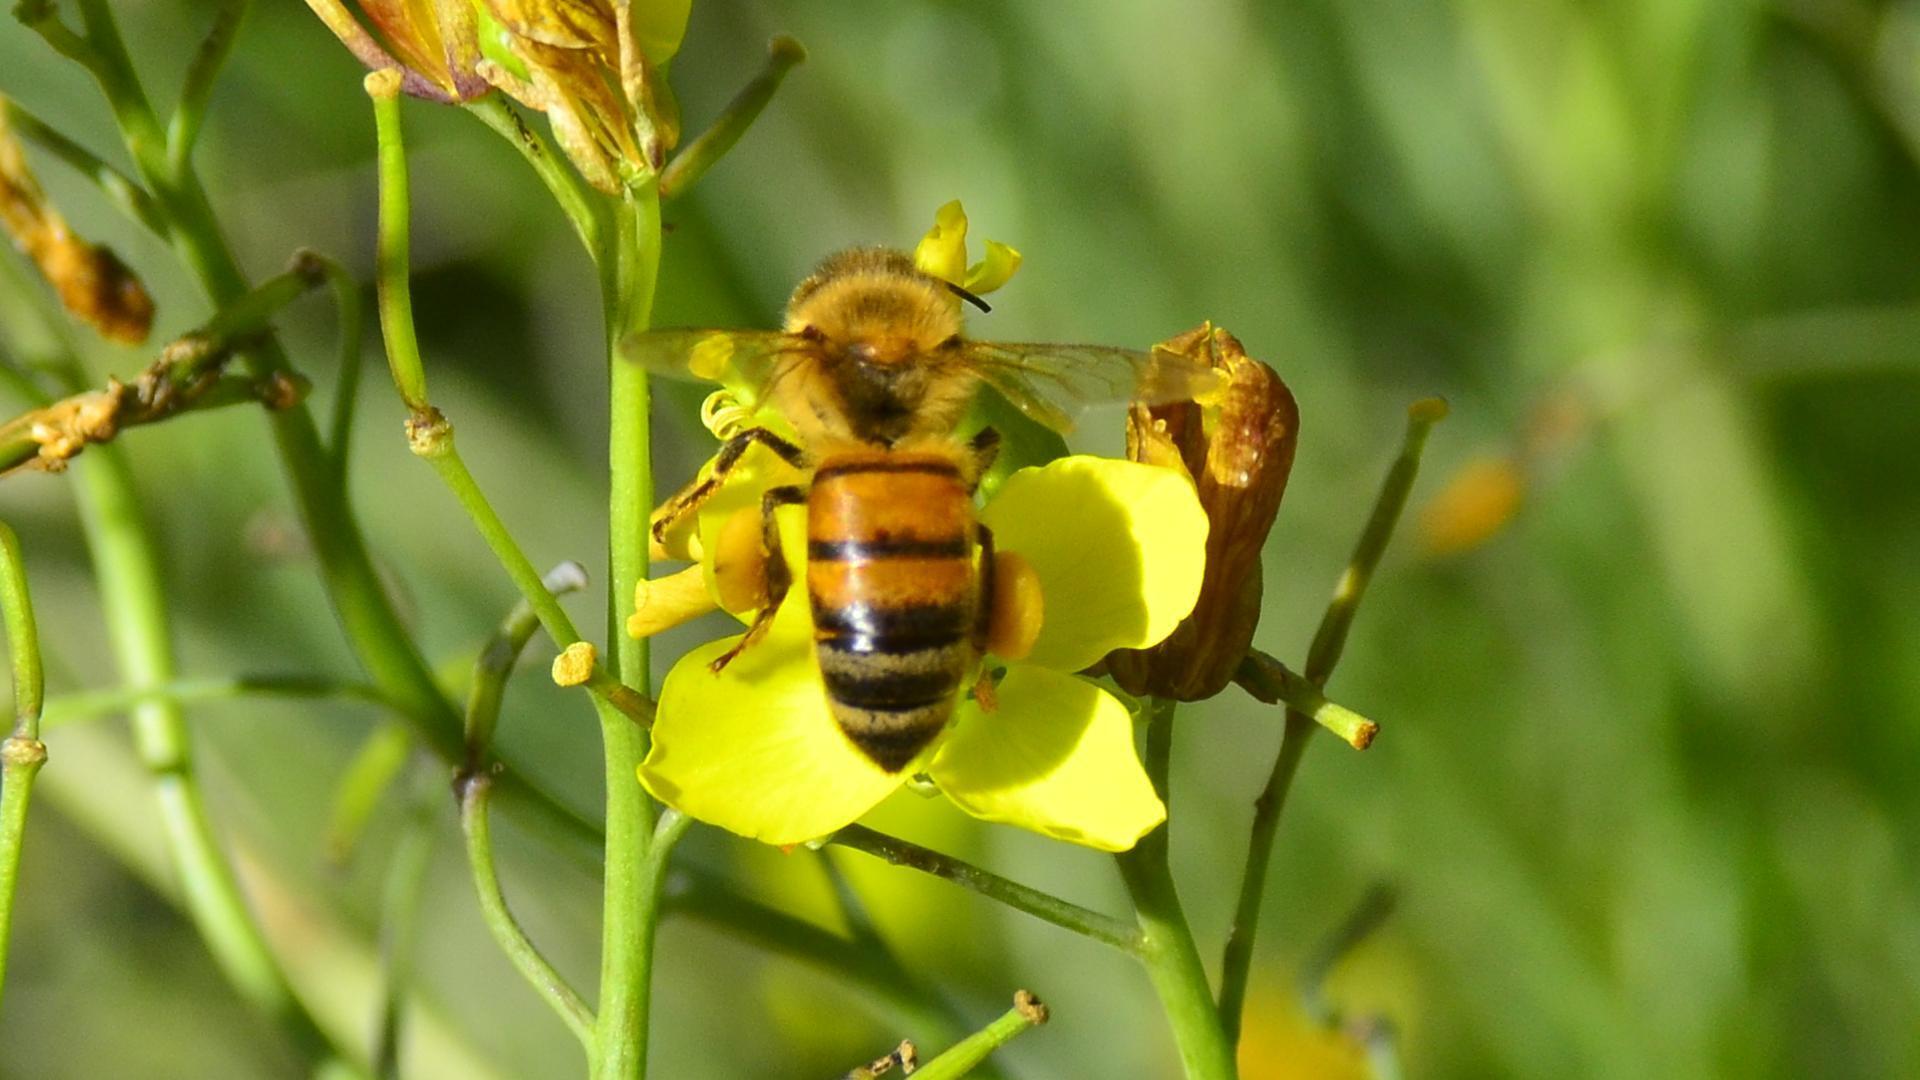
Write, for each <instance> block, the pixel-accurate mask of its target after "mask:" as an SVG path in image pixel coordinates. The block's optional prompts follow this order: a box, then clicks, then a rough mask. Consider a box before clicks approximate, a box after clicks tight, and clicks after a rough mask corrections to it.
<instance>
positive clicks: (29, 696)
mask: <svg viewBox="0 0 1920 1080" xmlns="http://www.w3.org/2000/svg"><path fill="white" fill-rule="evenodd" d="M0 615H4V619H5V623H6V627H7V653H8V656H9V657H10V658H11V660H12V662H13V717H14V719H13V731H12V733H11V734H10V735H8V737H7V739H6V741H5V742H4V743H0V994H4V993H5V991H6V988H7V956H8V953H9V949H8V942H10V941H11V940H12V937H13V898H14V894H15V891H16V889H17V888H18V886H19V883H20V851H21V847H22V845H23V844H24V842H25V840H26V833H27V804H28V803H29V802H30V801H31V800H32V798H33V780H34V777H36V776H38V775H39V774H40V767H41V766H42V765H45V764H46V763H47V748H46V745H45V744H44V743H42V742H41V741H40V708H41V703H42V702H43V700H44V699H45V695H46V690H45V684H44V682H43V680H42V670H43V669H42V667H41V663H40V631H39V629H38V627H36V626H35V624H34V621H33V598H32V596H31V595H30V594H29V593H28V591H27V567H26V562H25V560H24V559H22V558H21V555H20V538H19V537H17V536H15V535H14V532H13V529H12V528H11V527H9V526H8V525H7V524H6V523H5V522H0Z"/></svg>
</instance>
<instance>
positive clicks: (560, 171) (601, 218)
mask: <svg viewBox="0 0 1920 1080" xmlns="http://www.w3.org/2000/svg"><path fill="white" fill-rule="evenodd" d="M466 109H467V111H468V112H470V113H472V114H473V115H474V116H475V117H476V118H477V119H479V120H480V122H481V123H483V124H485V125H487V126H488V127H489V128H492V129H493V130H494V132H495V133H496V134H498V135H499V136H500V137H501V138H503V139H505V140H507V142H508V144H509V145H511V146H512V147H513V148H514V149H515V150H517V151H519V153H520V156H521V157H523V158H525V159H526V160H527V164H528V165H530V166H532V167H533V172H534V175H535V176H538V177H539V178H540V182H541V183H542V184H545V185H546V188H547V191H548V193H549V194H551V195H552V196H553V201H554V202H556V203H558V204H559V206H560V212H561V213H563V214H565V215H567V221H568V222H569V223H570V224H572V226H573V232H574V235H576V236H578V237H579V238H580V243H581V245H582V246H584V247H585V248H586V249H587V255H588V257H590V258H592V259H593V260H594V261H595V262H599V261H600V256H601V254H602V252H603V251H604V250H605V248H606V241H605V237H606V234H607V228H608V226H609V224H610V219H609V217H608V213H607V210H608V206H607V202H606V200H605V199H603V198H601V196H600V194H599V193H598V192H596V191H594V190H593V189H592V188H589V187H588V186H587V185H586V184H585V183H584V182H582V181H581V179H580V174H579V173H576V172H574V171H573V166H571V165H569V164H567V163H566V162H565V161H562V160H561V159H560V158H559V157H558V156H556V155H555V154H554V152H553V147H552V146H550V145H548V143H547V140H545V139H544V138H541V136H540V133H539V132H537V131H535V130H534V129H533V128H531V127H529V126H528V125H527V121H526V119H525V118H524V117H522V116H521V115H520V114H519V113H518V112H516V111H515V110H514V108H513V106H512V105H509V104H507V101H506V96H505V95H504V94H488V95H486V96H485V97H481V98H476V99H474V100H473V101H470V102H467V104H466Z"/></svg>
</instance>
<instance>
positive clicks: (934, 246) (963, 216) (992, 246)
mask: <svg viewBox="0 0 1920 1080" xmlns="http://www.w3.org/2000/svg"><path fill="white" fill-rule="evenodd" d="M913 263H914V265H915V266H917V267H919V268H920V271H921V272H922V273H925V274H931V275H933V276H934V277H937V278H939V279H940V280H942V281H945V282H948V283H950V284H953V285H958V286H960V287H961V288H963V289H965V290H967V291H968V292H970V293H972V294H974V295H975V296H982V295H985V294H986V293H990V292H992V291H994V290H995V289H998V288H999V287H1000V286H1002V285H1005V284H1006V283H1007V282H1008V281H1009V280H1010V279H1012V277H1013V275H1014V272H1015V271H1017V270H1019V269H1020V253H1019V252H1018V251H1015V250H1014V249H1013V248H1010V247H1008V246H1007V245H1005V244H1002V243H1000V242H999V241H998V240H989V241H987V254H986V257H985V258H983V259H981V260H980V261H979V262H977V263H974V264H972V265H971V266H969V265H968V264H967V211H966V209H965V208H964V207H962V206H961V205H960V200H958V199H955V200H953V201H952V202H950V203H948V204H946V205H945V206H942V207H941V208H940V209H938V210H936V211H934V214H933V228H931V229H928V230H927V235H925V236H923V237H921V238H920V243H919V245H918V246H916V247H915V248H914V249H913Z"/></svg>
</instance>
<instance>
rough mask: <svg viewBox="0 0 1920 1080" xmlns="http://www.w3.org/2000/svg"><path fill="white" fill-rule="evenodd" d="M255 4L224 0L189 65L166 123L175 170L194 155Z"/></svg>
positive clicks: (170, 155) (184, 164) (177, 170)
mask: <svg viewBox="0 0 1920 1080" xmlns="http://www.w3.org/2000/svg"><path fill="white" fill-rule="evenodd" d="M252 6H253V5H252V0H224V2H223V3H222V4H221V5H220V9H219V10H218V11H216V12H214V13H213V25H212V26H211V27H209V28H208V29H207V36H206V38H205V39H203V40H202V41H201V42H200V47H199V48H198V49H196V50H195V51H194V54H193V60H192V62H191V63H189V64H188V65H187V75H186V79H185V80H184V81H183V82H182V83H181V86H180V102H179V104H178V105H176V106H174V110H173V119H172V120H170V121H169V122H168V123H167V162H168V164H170V165H171V166H172V167H173V170H174V171H175V172H179V171H180V170H181V169H183V168H185V167H186V166H187V163H188V162H189V160H191V159H192V157H193V148H194V145H195V144H196V143H197V142H198V141H199V139H200V125H201V122H202V121H204V120H205V119H206V116H207V102H208V101H209V100H211V99H212V97H213V87H214V84H215V83H216V82H218V81H219V79H220V69H221V68H222V67H223V66H225V64H226V62H227V57H228V56H229V55H231V54H232V52H233V42H234V39H235V38H237V37H239V35H240V20H242V19H244V18H246V15H247V9H248V8H250V7H252Z"/></svg>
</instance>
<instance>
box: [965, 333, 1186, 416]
mask: <svg viewBox="0 0 1920 1080" xmlns="http://www.w3.org/2000/svg"><path fill="white" fill-rule="evenodd" d="M966 348H967V354H966V355H967V363H968V366H969V367H970V368H972V369H973V370H974V371H975V372H977V373H978V374H979V376H980V379H981V381H982V382H985V383H986V384H987V385H989V386H991V387H993V388H994V389H995V390H997V391H999V392H1000V393H1001V394H1002V395H1004V396H1005V397H1006V398H1007V400H1008V401H1010V402H1012V404H1013V406H1014V407H1015V408H1017V409H1019V410H1020V411H1021V412H1022V413H1025V414H1026V415H1027V417H1028V418H1029V419H1032V420H1034V421H1036V422H1038V423H1040V424H1043V425H1045V426H1047V427H1049V428H1052V429H1053V430H1055V431H1058V432H1061V433H1065V432H1067V431H1070V430H1072V428H1073V413H1075V412H1078V411H1079V410H1078V408H1077V407H1078V406H1085V405H1102V404H1116V403H1126V402H1136V401H1137V402H1142V403H1144V404H1148V405H1159V404H1163V403H1165V402H1169V401H1191V400H1194V399H1196V398H1200V397H1203V396H1205V395H1206V394H1207V393H1209V392H1210V391H1212V390H1214V389H1215V388H1216V387H1217V386H1218V384H1219V376H1217V375H1215V374H1214V372H1213V369H1212V368H1211V367H1209V366H1207V364H1206V363H1205V362H1204V361H1200V360H1196V359H1194V358H1192V357H1188V356H1182V355H1181V354H1179V353H1175V352H1169V351H1168V350H1166V349H1154V350H1152V351H1151V352H1142V351H1140V350H1138V349H1119V348H1114V347H1112V346H1107V345H1060V344H1053V343H1048V342H1007V341H972V342H968V343H967V346H966ZM1063 406H1067V407H1063Z"/></svg>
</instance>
